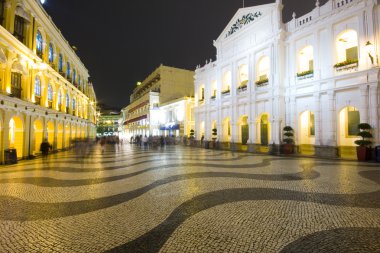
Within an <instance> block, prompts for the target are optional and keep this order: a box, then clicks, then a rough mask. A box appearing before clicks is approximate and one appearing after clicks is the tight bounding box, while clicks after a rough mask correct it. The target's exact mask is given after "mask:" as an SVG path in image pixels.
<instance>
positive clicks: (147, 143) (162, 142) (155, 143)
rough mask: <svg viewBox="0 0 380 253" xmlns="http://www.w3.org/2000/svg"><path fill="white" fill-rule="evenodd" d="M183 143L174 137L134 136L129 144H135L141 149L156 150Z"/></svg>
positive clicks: (179, 138)
mask: <svg viewBox="0 0 380 253" xmlns="http://www.w3.org/2000/svg"><path fill="white" fill-rule="evenodd" d="M183 141H184V139H183V138H181V137H175V136H162V135H161V136H151V135H150V136H146V135H136V136H132V137H131V138H130V143H131V144H136V145H138V146H140V147H143V148H150V147H151V148H156V147H164V146H166V145H176V144H180V143H182V142H183Z"/></svg>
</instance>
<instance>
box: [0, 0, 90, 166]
mask: <svg viewBox="0 0 380 253" xmlns="http://www.w3.org/2000/svg"><path fill="white" fill-rule="evenodd" d="M0 24H1V25H0V130H1V132H0V143H1V145H0V154H1V155H0V162H3V161H4V150H6V149H10V148H14V149H16V150H17V157H18V158H19V159H20V158H26V157H30V156H33V155H36V154H39V153H40V150H39V148H40V144H41V142H42V141H43V139H45V138H46V139H48V141H49V142H50V144H52V146H53V149H54V150H62V149H65V148H68V147H69V146H70V142H71V140H72V139H75V138H82V137H95V135H96V126H95V124H96V97H95V92H94V89H93V87H92V84H91V83H89V81H88V79H89V73H88V70H87V69H86V68H85V66H84V65H83V63H82V62H81V61H80V59H79V57H78V56H77V55H76V53H75V51H74V50H73V48H72V47H71V46H70V45H69V43H68V42H67V41H66V40H65V38H64V37H63V36H62V34H61V32H60V31H59V30H58V28H57V27H56V26H55V25H54V23H53V22H52V20H51V18H50V17H49V16H48V15H47V13H46V12H45V11H44V9H43V7H42V6H41V4H40V2H39V1H36V0H24V1H17V0H6V1H4V0H2V1H0Z"/></svg>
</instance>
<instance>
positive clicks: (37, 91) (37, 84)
mask: <svg viewBox="0 0 380 253" xmlns="http://www.w3.org/2000/svg"><path fill="white" fill-rule="evenodd" d="M34 95H35V96H37V97H41V79H40V78H39V77H38V76H37V77H36V79H35V80H34Z"/></svg>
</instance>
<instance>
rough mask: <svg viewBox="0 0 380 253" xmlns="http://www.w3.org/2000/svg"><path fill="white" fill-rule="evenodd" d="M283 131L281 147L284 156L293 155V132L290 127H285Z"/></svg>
mask: <svg viewBox="0 0 380 253" xmlns="http://www.w3.org/2000/svg"><path fill="white" fill-rule="evenodd" d="M283 131H284V139H283V142H284V144H283V145H282V150H283V153H284V154H293V153H294V139H293V137H294V130H293V128H292V127H291V126H285V127H284V128H283Z"/></svg>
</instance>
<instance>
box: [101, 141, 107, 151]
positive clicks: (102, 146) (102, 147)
mask: <svg viewBox="0 0 380 253" xmlns="http://www.w3.org/2000/svg"><path fill="white" fill-rule="evenodd" d="M106 142H107V140H106V137H102V139H100V147H101V150H102V153H104V148H105V146H106Z"/></svg>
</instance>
